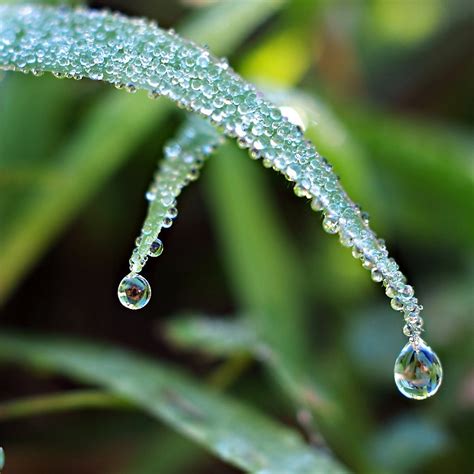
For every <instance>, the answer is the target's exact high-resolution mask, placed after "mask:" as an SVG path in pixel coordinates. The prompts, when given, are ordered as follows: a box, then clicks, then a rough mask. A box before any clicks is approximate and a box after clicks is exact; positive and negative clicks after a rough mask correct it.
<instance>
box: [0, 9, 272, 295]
mask: <svg viewBox="0 0 474 474" xmlns="http://www.w3.org/2000/svg"><path fill="white" fill-rule="evenodd" d="M280 5H281V2H280V1H267V0H255V1H253V2H245V3H244V4H241V3H236V2H223V3H219V4H217V5H215V6H211V7H209V8H203V9H200V11H199V13H198V14H197V15H196V16H193V18H192V19H188V20H187V21H186V23H185V25H184V26H183V28H182V29H180V31H182V33H183V34H185V35H187V36H189V37H191V38H193V39H194V40H196V41H199V42H202V43H206V44H208V45H209V46H210V47H212V49H213V50H214V51H215V52H216V53H220V54H227V53H230V52H231V51H232V49H233V48H234V47H235V46H237V44H238V43H239V41H241V40H242V39H243V38H244V37H245V36H246V35H247V34H248V33H250V32H251V31H252V30H253V28H255V27H256V26H257V25H258V24H259V23H261V22H262V21H264V20H265V19H266V18H267V17H268V16H270V15H271V14H273V13H274V12H276V11H277V10H278V8H279V7H280ZM243 13H246V14H245V15H244V16H243ZM211 23H212V24H213V26H212V28H209V25H210V24H211ZM229 25H232V28H230V27H229ZM229 30H232V31H233V34H231V35H228V34H227V32H228V31H229ZM219 32H220V34H218V33H219ZM237 32H238V33H239V34H236V33H237ZM224 33H226V34H224ZM169 110H170V108H169V104H168V103H166V102H163V101H161V100H160V101H158V102H157V103H154V104H152V103H150V102H149V101H147V100H146V99H145V98H144V97H141V96H138V95H137V96H134V97H133V98H132V97H130V96H127V95H125V94H118V93H117V92H116V91H112V92H110V93H108V94H106V95H105V97H103V98H101V99H100V100H99V101H98V102H97V103H96V104H95V105H94V106H93V107H92V108H91V110H89V111H88V112H87V113H86V114H85V116H84V118H83V119H82V121H81V123H80V125H79V127H78V129H77V131H76V132H75V134H74V135H73V136H72V138H71V139H70V140H69V142H68V143H66V145H65V146H64V147H62V148H61V149H60V150H59V151H58V152H57V156H56V157H55V158H54V162H55V163H61V164H62V165H61V166H59V165H58V166H57V167H56V168H55V176H56V175H59V177H60V178H61V179H55V182H54V185H50V186H47V187H44V188H41V189H39V190H38V191H37V194H36V196H35V199H34V200H32V201H31V203H29V205H28V207H26V208H25V209H22V211H21V213H20V215H18V216H17V217H16V219H15V222H14V223H12V225H9V226H8V227H4V228H3V229H2V234H1V235H0V243H1V246H2V248H3V250H4V251H3V252H2V253H1V254H0V304H1V303H2V302H3V301H4V300H5V299H6V298H7V297H8V295H9V294H10V292H11V291H12V289H13V288H14V287H15V286H16V284H17V283H18V281H19V279H21V278H22V277H23V276H24V275H25V273H26V272H27V271H28V269H29V268H30V267H31V265H32V264H33V263H34V262H35V261H36V259H37V258H38V257H39V256H40V255H41V253H42V252H43V251H44V249H45V248H46V246H47V245H48V243H49V242H50V241H51V240H52V239H53V238H54V237H55V236H57V234H58V233H59V232H60V231H61V230H62V229H63V228H64V226H65V225H66V223H67V222H68V221H69V220H70V219H71V218H72V216H73V215H74V214H75V213H76V212H77V211H78V209H80V207H81V206H83V205H84V203H85V202H86V201H87V200H88V199H90V197H91V196H92V195H93V193H94V192H96V191H97V189H98V188H99V187H100V185H101V184H103V183H104V181H106V179H107V178H109V177H110V175H111V174H112V173H113V172H114V171H115V170H116V169H118V168H119V167H120V165H121V164H122V163H123V162H124V161H125V159H126V158H127V157H128V156H129V155H130V152H131V151H132V150H133V149H134V148H135V147H136V146H137V144H138V143H139V142H140V141H142V140H143V139H144V138H145V137H146V136H148V135H149V134H151V132H152V130H153V129H154V128H155V127H156V126H158V124H159V123H160V121H161V120H163V119H164V118H165V116H166V115H167V114H168V112H169ZM112 131H113V132H114V133H112ZM71 176H73V177H74V179H73V180H71V179H70V177H71ZM31 235H35V239H34V240H32V239H31Z"/></svg>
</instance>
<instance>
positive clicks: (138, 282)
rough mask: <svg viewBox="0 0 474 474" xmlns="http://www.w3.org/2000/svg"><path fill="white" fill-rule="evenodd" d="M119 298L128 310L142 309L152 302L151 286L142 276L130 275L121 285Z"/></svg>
mask: <svg viewBox="0 0 474 474" xmlns="http://www.w3.org/2000/svg"><path fill="white" fill-rule="evenodd" d="M118 298H119V300H120V302H121V303H122V304H123V305H124V306H125V307H126V308H128V309H141V308H143V307H144V306H145V305H146V304H147V303H148V302H149V301H150V298H151V287H150V284H149V283H148V281H147V280H146V278H144V277H142V276H141V275H138V274H137V273H129V274H128V275H127V276H126V277H125V278H123V279H122V281H121V282H120V284H119V287H118Z"/></svg>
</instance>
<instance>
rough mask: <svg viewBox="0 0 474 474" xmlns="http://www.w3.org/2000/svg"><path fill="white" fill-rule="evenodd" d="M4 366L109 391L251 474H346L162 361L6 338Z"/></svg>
mask: <svg viewBox="0 0 474 474" xmlns="http://www.w3.org/2000/svg"><path fill="white" fill-rule="evenodd" d="M0 361H3V362H8V363H18V364H22V365H26V366H29V367H35V368H41V369H43V370H50V371H53V372H58V373H61V374H64V375H67V376H69V377H72V378H75V379H78V380H80V381H82V382H86V383H93V384H98V385H100V386H102V387H103V388H105V389H107V390H109V391H110V392H112V393H114V394H116V395H117V396H120V397H123V398H125V399H127V400H128V401H129V402H131V403H134V404H135V405H137V406H140V407H141V408H143V409H144V410H145V411H146V412H148V413H149V414H151V415H152V416H155V417H157V418H159V419H160V420H162V421H163V422H164V423H166V424H168V425H170V426H171V427H173V428H174V429H176V430H177V431H178V432H180V433H181V434H182V435H184V436H186V437H189V438H190V439H192V440H194V441H195V442H197V443H198V444H200V445H201V446H203V447H205V448H206V449H208V450H210V451H212V452H213V453H214V454H215V455H216V456H218V457H219V458H221V459H223V460H225V461H227V462H229V463H231V464H233V465H235V466H238V467H240V468H242V469H244V470H246V471H248V472H260V473H264V472H265V473H268V474H276V473H279V474H288V473H290V472H291V473H293V474H298V473H302V474H303V473H315V474H316V473H321V474H323V473H324V474H328V473H332V472H345V469H344V468H343V467H342V466H341V465H340V464H339V463H337V462H336V461H335V460H333V459H332V458H330V457H329V456H328V455H327V454H325V453H323V452H318V451H316V450H314V449H311V448H310V447H309V446H306V445H305V444H304V443H303V441H302V439H301V438H300V437H299V436H298V435H296V434H295V433H293V432H292V431H291V430H289V429H287V428H284V427H283V426H280V425H278V424H277V423H275V422H273V421H271V420H269V419H268V418H266V417H265V416H263V415H261V414H259V413H258V412H256V411H255V410H253V409H251V408H249V407H246V406H245V405H243V404H241V403H238V402H236V401H233V400H231V399H230V398H228V397H225V396H223V395H220V394H218V393H215V392H213V391H211V390H209V389H207V388H205V387H203V386H200V385H199V384H197V383H196V382H194V381H193V380H192V379H191V378H189V377H187V376H184V375H182V374H179V373H178V372H177V371H176V370H172V369H170V368H168V367H164V366H162V365H160V364H158V363H157V362H156V361H152V360H150V359H147V358H145V357H141V356H138V355H135V354H132V353H130V352H126V351H124V350H120V349H116V348H113V347H110V346H105V345H99V344H88V343H85V342H78V341H74V340H69V339H60V338H54V337H46V336H24V335H19V334H18V335H17V334H15V333H6V332H3V333H1V334H0Z"/></svg>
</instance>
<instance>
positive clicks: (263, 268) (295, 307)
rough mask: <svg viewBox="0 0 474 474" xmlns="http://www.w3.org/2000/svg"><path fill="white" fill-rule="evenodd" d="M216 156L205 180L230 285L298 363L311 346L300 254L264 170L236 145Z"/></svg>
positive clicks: (272, 338) (248, 311) (261, 327)
mask: <svg viewBox="0 0 474 474" xmlns="http://www.w3.org/2000/svg"><path fill="white" fill-rule="evenodd" d="M217 154H218V156H217V158H216V159H215V160H212V161H210V162H209V164H208V169H207V172H206V173H205V174H204V176H203V179H205V180H207V191H208V195H209V199H208V203H209V206H210V207H211V210H212V211H213V213H214V214H215V219H214V220H213V222H215V225H216V227H217V231H218V235H219V236H220V241H221V244H222V252H223V253H224V258H225V261H227V262H228V270H229V277H230V278H231V280H232V288H235V291H236V294H237V296H238V299H239V301H240V305H241V310H242V311H243V312H244V313H246V314H251V315H252V319H253V322H254V326H255V327H256V330H257V332H258V333H260V334H262V335H264V336H265V338H266V339H268V342H269V343H270V344H271V345H272V346H273V347H274V348H275V350H277V351H278V352H279V353H281V354H282V356H283V357H285V358H287V359H288V360H293V362H295V364H296V365H297V366H299V365H301V364H300V363H302V360H303V354H305V355H306V354H308V353H309V348H308V340H307V338H306V334H305V333H304V332H303V321H304V316H305V307H304V298H303V295H304V282H303V279H302V275H301V274H299V272H298V268H297V261H298V256H297V254H296V253H295V249H294V247H293V245H292V243H291V241H290V240H289V239H288V238H287V236H286V235H285V232H284V231H283V226H282V225H281V223H280V222H279V219H278V217H277V215H276V212H275V209H274V208H273V207H272V206H271V205H270V204H269V196H268V191H267V185H266V178H265V177H264V176H263V175H262V172H264V171H263V170H261V169H260V168H259V169H257V168H256V165H255V163H252V162H251V161H250V160H248V159H247V158H246V156H245V154H244V152H240V150H238V148H236V147H235V146H234V144H230V143H229V144H226V145H224V146H223V147H221V148H220V149H219V150H218V151H217ZM229 190H231V192H229ZM296 348H297V349H296Z"/></svg>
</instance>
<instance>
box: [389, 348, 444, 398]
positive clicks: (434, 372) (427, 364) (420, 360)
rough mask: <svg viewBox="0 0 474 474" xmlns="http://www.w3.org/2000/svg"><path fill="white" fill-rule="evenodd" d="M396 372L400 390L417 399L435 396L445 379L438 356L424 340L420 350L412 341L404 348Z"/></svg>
mask: <svg viewBox="0 0 474 474" xmlns="http://www.w3.org/2000/svg"><path fill="white" fill-rule="evenodd" d="M394 374H395V383H396V384H397V387H398V390H400V392H401V393H402V394H403V395H405V396H406V397H408V398H413V399H415V400H424V399H425V398H428V397H431V396H433V395H434V394H435V393H436V392H437V391H438V388H439V387H440V385H441V381H442V380H443V368H442V367H441V362H440V361H439V359H438V356H437V355H436V354H435V353H434V352H433V351H432V350H431V347H429V346H427V345H426V344H425V343H424V342H423V341H422V340H420V343H419V345H418V351H416V350H415V349H414V348H413V345H412V344H411V343H410V342H409V343H408V344H407V345H406V346H405V347H404V348H403V349H402V351H401V352H400V355H399V356H398V357H397V360H396V362H395V368H394Z"/></svg>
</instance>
